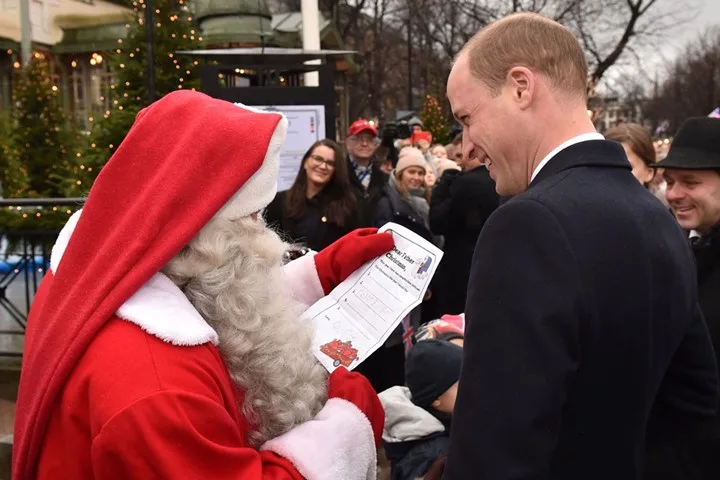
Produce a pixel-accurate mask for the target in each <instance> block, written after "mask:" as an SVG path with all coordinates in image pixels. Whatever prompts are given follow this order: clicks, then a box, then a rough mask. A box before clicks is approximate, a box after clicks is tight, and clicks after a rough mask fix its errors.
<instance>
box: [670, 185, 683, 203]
mask: <svg viewBox="0 0 720 480" xmlns="http://www.w3.org/2000/svg"><path fill="white" fill-rule="evenodd" d="M684 196H685V191H684V190H683V189H682V188H680V187H679V186H678V185H677V184H675V185H672V186H671V185H668V186H667V187H666V190H665V199H666V200H667V201H668V202H676V201H678V200H682V199H683V197H684Z"/></svg>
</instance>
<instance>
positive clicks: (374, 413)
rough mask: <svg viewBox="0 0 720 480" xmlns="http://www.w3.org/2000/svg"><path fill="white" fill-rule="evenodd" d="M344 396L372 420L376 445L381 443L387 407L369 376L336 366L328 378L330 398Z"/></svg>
mask: <svg viewBox="0 0 720 480" xmlns="http://www.w3.org/2000/svg"><path fill="white" fill-rule="evenodd" d="M330 398H342V399H343V400H347V401H348V402H350V403H352V404H353V405H355V406H356V407H358V408H359V409H360V411H361V412H363V413H364V414H365V416H366V417H367V418H368V420H369V421H370V426H371V427H372V430H373V435H374V436H375V446H378V445H380V440H381V439H382V432H383V427H384V426H385V409H383V406H382V403H380V399H379V398H378V396H377V393H375V390H374V389H373V387H372V385H370V382H369V381H368V379H367V378H365V377H363V376H362V375H360V374H359V373H355V372H349V371H347V370H346V369H345V367H339V368H336V369H335V371H334V372H333V373H332V375H330V379H329V380H328V399H330Z"/></svg>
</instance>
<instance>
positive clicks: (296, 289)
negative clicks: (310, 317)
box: [283, 252, 325, 309]
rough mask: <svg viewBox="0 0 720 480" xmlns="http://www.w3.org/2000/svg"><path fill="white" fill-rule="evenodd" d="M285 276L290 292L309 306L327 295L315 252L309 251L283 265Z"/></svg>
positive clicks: (306, 306)
mask: <svg viewBox="0 0 720 480" xmlns="http://www.w3.org/2000/svg"><path fill="white" fill-rule="evenodd" d="M283 278H284V281H285V284H286V285H287V287H288V289H289V291H290V294H291V295H292V296H293V298H295V300H297V301H298V302H300V303H302V304H303V305H305V308H306V309H307V308H309V307H310V306H312V305H313V304H314V303H315V302H317V301H318V300H320V299H321V298H322V297H324V296H325V292H324V291H323V288H322V285H321V284H320V277H318V273H317V267H316V266H315V253H314V252H312V253H308V254H306V255H303V256H302V257H300V258H298V259H297V260H293V261H292V262H290V263H288V264H287V265H285V266H284V267H283Z"/></svg>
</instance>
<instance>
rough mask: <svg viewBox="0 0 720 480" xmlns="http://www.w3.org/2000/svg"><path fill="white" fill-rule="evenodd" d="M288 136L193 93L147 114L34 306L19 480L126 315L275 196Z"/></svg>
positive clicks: (17, 458) (252, 114) (243, 110)
mask: <svg viewBox="0 0 720 480" xmlns="http://www.w3.org/2000/svg"><path fill="white" fill-rule="evenodd" d="M286 131H287V120H286V119H285V118H284V117H283V116H282V115H281V114H279V113H270V112H261V111H257V110H253V109H251V108H248V107H243V106H237V105H233V104H231V103H228V102H225V101H222V100H216V99H212V98H210V97H208V96H206V95H203V94H201V93H196V92H191V91H177V92H174V93H171V94H169V95H167V96H165V97H164V98H163V99H161V100H159V101H158V102H156V103H154V104H152V105H151V106H149V107H147V108H146V109H144V110H142V111H141V112H140V113H139V114H138V115H137V118H136V121H135V123H134V125H133V126H132V128H131V129H130V131H129V132H128V134H127V136H126V138H125V140H124V141H123V142H122V144H121V145H120V146H119V148H118V150H117V152H116V153H115V154H114V155H113V156H112V158H111V159H110V161H109V162H108V163H107V165H106V166H105V167H104V168H103V169H102V171H101V173H100V175H99V176H98V178H97V180H96V181H95V184H94V185H93V187H92V189H91V190H90V194H89V196H88V198H87V202H86V203H85V207H84V208H83V210H82V215H78V216H76V217H75V218H74V220H75V221H77V225H75V226H74V232H73V233H72V236H71V238H69V240H68V242H67V245H66V246H65V248H64V251H63V252H61V253H62V259H61V260H60V263H59V265H57V270H56V271H48V273H47V275H46V277H45V279H44V280H43V283H42V284H41V286H40V289H39V290H38V292H37V294H36V297H35V300H34V302H33V306H32V308H31V310H30V314H29V318H28V325H27V330H26V341H25V362H24V363H23V372H22V377H21V379H20V390H19V393H18V402H17V411H16V420H15V436H14V449H13V478H18V479H19V478H31V477H33V475H34V468H35V467H36V464H37V459H38V455H39V453H40V449H41V447H42V442H43V439H44V435H45V430H46V427H47V422H48V419H49V415H50V412H51V410H52V407H53V405H54V403H55V401H56V399H57V396H58V394H59V393H60V392H61V391H62V388H63V386H64V385H65V382H66V380H67V378H68V376H69V375H70V373H71V372H72V370H73V368H74V367H75V365H76V363H77V362H78V360H79V359H80V357H81V356H82V355H83V353H84V352H85V350H86V348H87V346H88V345H89V344H90V342H91V341H92V340H93V338H94V337H95V335H96V334H97V332H98V331H99V330H100V329H101V328H102V327H103V326H104V325H105V323H106V322H107V321H108V320H109V319H110V318H111V317H112V316H113V315H114V314H115V312H116V311H117V310H118V308H120V307H121V305H123V304H124V303H125V302H126V300H128V299H129V298H130V297H131V296H132V295H133V294H134V293H135V292H137V291H138V290H139V289H140V288H141V287H142V286H143V285H144V284H145V283H146V282H148V280H149V279H150V278H151V277H153V276H154V275H155V274H156V273H157V272H158V271H159V270H160V269H161V268H162V267H164V266H165V265H166V264H167V263H168V261H170V259H172V258H173V257H174V256H175V255H176V254H177V253H178V252H179V251H180V250H181V249H182V248H183V247H184V246H185V245H186V244H187V243H188V242H189V241H190V240H191V239H192V238H193V237H194V236H195V235H196V234H197V233H198V232H199V231H200V230H201V229H202V228H203V226H204V225H205V224H207V222H208V221H209V220H210V219H211V218H212V217H213V216H214V215H216V214H218V215H220V216H223V217H225V218H229V219H234V218H239V217H244V216H248V215H250V214H252V213H254V212H257V211H259V210H261V209H262V208H263V207H265V206H266V205H267V204H268V203H269V202H270V201H271V200H272V198H273V197H274V195H275V192H276V186H275V185H276V177H277V173H278V155H279V152H280V147H281V146H282V143H283V141H284V139H285V134H286ZM70 230H72V228H71V229H70ZM53 255H54V256H55V255H56V252H53Z"/></svg>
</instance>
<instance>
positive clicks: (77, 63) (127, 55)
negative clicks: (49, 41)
mask: <svg viewBox="0 0 720 480" xmlns="http://www.w3.org/2000/svg"><path fill="white" fill-rule="evenodd" d="M154 7H155V12H154V13H155V18H154V21H155V27H156V28H157V29H158V30H157V31H158V32H162V31H163V30H164V32H163V33H161V35H164V36H162V37H160V38H159V41H160V42H162V41H165V43H164V45H163V46H166V45H167V44H168V43H170V44H171V45H170V47H169V49H170V50H172V51H170V52H168V51H167V50H165V49H162V48H157V47H156V53H155V58H154V59H153V61H154V62H155V64H156V68H157V66H158V64H163V65H166V67H165V69H164V71H163V72H162V73H164V74H165V78H166V79H167V78H168V77H167V73H168V72H169V71H170V70H174V71H178V75H177V77H175V80H176V82H177V85H176V88H177V89H183V88H192V89H193V90H194V89H195V88H194V87H193V86H192V85H188V81H189V80H190V79H191V77H192V76H193V73H194V69H195V67H197V66H198V65H199V62H198V61H191V60H189V59H178V58H176V56H175V54H174V51H177V50H183V49H191V48H185V47H195V46H197V45H198V44H200V43H201V42H202V41H203V37H202V33H201V32H200V31H199V30H197V27H196V26H194V25H193V23H192V21H193V17H192V12H191V10H190V9H189V8H188V5H187V0H176V1H162V0H160V1H157V0H156V2H155V4H154ZM146 8H147V4H146V1H145V0H136V1H134V2H133V3H132V9H133V14H134V21H130V22H129V23H126V24H125V25H124V26H125V35H123V36H122V37H121V38H118V39H117V43H116V48H114V49H111V50H107V51H96V52H92V53H91V54H89V56H88V55H87V54H86V55H83V56H82V57H75V58H70V59H67V60H65V61H68V60H69V66H70V67H71V69H70V72H71V75H75V76H76V77H79V78H80V80H79V79H78V78H75V79H73V81H74V82H79V81H83V82H87V81H88V80H87V79H88V78H90V77H87V76H86V75H87V72H88V70H87V69H88V68H93V69H102V70H104V72H105V73H104V74H105V75H107V76H108V77H110V75H109V74H108V72H110V71H112V72H113V75H112V77H110V78H109V85H108V84H107V83H104V87H103V86H102V84H101V90H100V93H99V95H98V97H93V98H94V99H99V100H100V103H99V106H100V108H102V110H100V111H98V110H92V111H88V112H87V116H86V117H84V118H86V119H87V125H88V126H90V127H91V126H92V125H94V123H97V122H96V120H97V118H96V116H95V114H96V113H97V114H102V115H103V118H106V119H107V118H109V117H110V115H111V113H112V111H114V110H117V111H123V110H125V109H127V108H128V107H129V105H131V104H134V103H135V102H137V103H139V104H140V105H139V106H142V102H143V100H144V97H143V96H142V95H143V94H142V93H140V92H141V91H142V87H143V84H144V82H145V78H146V75H145V69H144V67H142V68H138V67H139V65H140V64H139V62H142V65H144V63H145V62H144V61H143V60H144V59H143V56H144V55H143V54H144V52H143V50H144V48H143V46H144V38H142V35H143V32H144V28H137V27H140V26H143V25H144V23H145V20H144V12H145V10H146ZM133 27H135V28H133ZM163 27H165V29H163ZM161 29H163V30H161ZM168 41H170V42H168ZM158 50H160V51H158ZM6 53H7V55H8V56H10V62H12V63H11V64H12V66H13V68H14V69H18V70H19V69H21V68H22V66H21V64H20V62H19V61H17V52H14V51H13V50H11V49H8V50H7V51H6ZM36 55H43V54H42V53H36ZM163 59H165V60H163ZM132 62H138V63H134V64H131V63H132ZM109 63H110V64H112V67H113V68H112V69H110V68H109V67H108V64H109ZM9 64H10V63H9ZM129 67H132V69H129ZM81 69H82V70H81ZM126 70H129V71H128V73H130V74H131V75H130V76H129V75H127V74H125V75H124V74H123V72H124V71H126ZM136 70H137V76H135V71H136ZM75 72H78V73H75ZM91 72H92V71H91ZM98 73H102V72H98ZM94 74H95V73H93V75H94ZM48 77H49V78H48V81H50V82H55V81H57V80H56V79H55V78H54V77H52V76H50V75H48ZM169 78H170V79H171V80H172V76H171V77H169ZM95 81H97V80H95ZM166 81H167V80H166ZM171 85H172V84H171ZM89 88H90V85H89V84H86V89H89ZM165 88H168V87H165ZM173 88H174V87H173ZM104 89H107V90H104ZM51 91H52V93H53V94H55V95H59V93H60V92H59V88H58V86H57V85H55V84H53V85H51ZM86 91H87V92H89V90H86ZM85 95H87V93H86V94H85ZM108 97H109V99H108ZM93 102H94V103H91V104H90V105H91V106H93V105H94V106H98V103H95V102H96V100H93ZM103 107H104V108H103ZM88 110H89V109H88ZM91 130H92V128H88V129H84V130H83V131H82V132H80V134H81V135H84V136H88V137H89V136H91V135H92V131H91ZM81 143H84V145H85V147H83V146H81ZM115 143H117V142H113V143H109V144H108V145H106V146H102V147H103V148H108V149H109V150H110V151H113V150H114V149H115V148H116V146H117V145H116V144H115ZM87 147H89V148H90V149H92V150H86V149H85V148H87ZM99 147H101V145H98V144H97V143H96V142H95V141H92V140H90V141H88V142H78V145H77V148H76V149H75V151H74V157H75V158H74V162H73V163H75V165H74V168H75V171H76V172H77V173H76V174H75V175H77V178H76V179H72V173H71V178H70V179H68V180H74V183H75V185H77V186H78V187H81V186H82V185H83V179H82V178H83V177H85V176H86V175H88V174H93V172H94V170H93V166H96V165H94V162H93V161H90V162H89V163H90V164H92V165H93V166H90V165H85V164H84V163H88V161H84V160H85V158H84V157H85V155H86V154H87V152H90V151H95V152H97V151H98V150H96V149H97V148H99ZM61 148H62V147H61ZM83 161H84V162H83ZM96 170H97V169H96ZM96 170H95V172H96ZM91 176H92V175H91ZM88 180H89V181H91V178H90V179H88ZM5 212H7V214H12V217H13V218H17V219H18V220H19V219H20V218H22V219H24V220H26V221H30V222H32V221H33V220H37V219H42V218H43V217H48V216H58V215H70V214H72V212H73V209H72V208H62V207H53V208H52V209H50V208H45V209H38V208H36V207H25V210H23V207H9V208H8V209H7V210H5Z"/></svg>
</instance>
